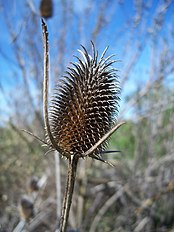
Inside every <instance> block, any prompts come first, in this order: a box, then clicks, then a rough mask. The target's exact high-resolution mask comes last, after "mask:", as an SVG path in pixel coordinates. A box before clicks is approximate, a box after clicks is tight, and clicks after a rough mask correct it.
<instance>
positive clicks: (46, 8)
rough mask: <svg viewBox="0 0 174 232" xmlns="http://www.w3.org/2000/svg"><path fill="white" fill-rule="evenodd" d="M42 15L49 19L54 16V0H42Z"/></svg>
mask: <svg viewBox="0 0 174 232" xmlns="http://www.w3.org/2000/svg"><path fill="white" fill-rule="evenodd" d="M40 14H41V17H43V18H45V19H48V18H51V17H52V16H53V2H52V0H41V2H40Z"/></svg>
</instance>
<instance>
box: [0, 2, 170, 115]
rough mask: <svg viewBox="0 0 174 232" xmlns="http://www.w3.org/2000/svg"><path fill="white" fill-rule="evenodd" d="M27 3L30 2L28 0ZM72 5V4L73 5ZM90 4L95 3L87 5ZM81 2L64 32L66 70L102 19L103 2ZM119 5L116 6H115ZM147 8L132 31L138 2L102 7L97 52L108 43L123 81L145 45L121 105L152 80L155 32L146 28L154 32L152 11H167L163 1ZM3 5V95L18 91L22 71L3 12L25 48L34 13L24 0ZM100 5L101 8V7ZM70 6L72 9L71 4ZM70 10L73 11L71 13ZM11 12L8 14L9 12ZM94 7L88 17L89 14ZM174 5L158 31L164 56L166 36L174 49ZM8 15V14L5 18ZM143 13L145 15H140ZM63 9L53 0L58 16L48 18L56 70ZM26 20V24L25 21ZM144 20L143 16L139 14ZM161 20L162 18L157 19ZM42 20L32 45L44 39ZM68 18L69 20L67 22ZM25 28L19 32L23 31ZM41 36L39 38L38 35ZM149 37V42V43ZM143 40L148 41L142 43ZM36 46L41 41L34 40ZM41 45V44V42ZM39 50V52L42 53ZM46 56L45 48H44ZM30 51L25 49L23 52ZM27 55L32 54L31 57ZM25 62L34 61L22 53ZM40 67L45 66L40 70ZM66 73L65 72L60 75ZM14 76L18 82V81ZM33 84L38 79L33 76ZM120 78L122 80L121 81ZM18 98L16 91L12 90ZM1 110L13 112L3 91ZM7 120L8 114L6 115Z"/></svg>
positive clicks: (0, 17)
mask: <svg viewBox="0 0 174 232" xmlns="http://www.w3.org/2000/svg"><path fill="white" fill-rule="evenodd" d="M26 2H27V1H26ZM28 2H32V4H33V6H34V9H35V10H36V11H37V12H38V8H39V2H40V1H39V0H35V1H34V0H33V1H28ZM69 2H71V1H69ZM89 2H91V5H90V4H89ZM89 2H88V1H82V0H75V1H73V4H74V7H73V9H74V12H73V13H72V14H69V15H68V16H67V18H68V20H69V21H68V28H67V29H66V28H65V29H66V36H65V37H66V38H65V41H66V46H65V48H64V52H65V56H64V58H63V63H64V64H65V66H66V65H67V64H68V63H69V61H71V59H72V55H73V54H76V55H77V54H78V53H77V49H78V48H79V46H80V44H81V43H82V44H83V45H85V46H87V47H88V48H89V47H90V42H89V41H90V39H91V37H92V35H93V34H92V32H94V28H95V27H96V23H97V20H98V13H99V11H100V10H101V9H102V4H103V5H104V2H105V1H102V0H95V1H89ZM114 2H115V3H114ZM148 3H149V8H148V10H145V11H143V20H144V21H143V23H144V28H145V29H143V23H142V24H139V25H138V26H137V27H133V25H134V24H133V22H134V20H135V19H136V17H137V16H138V15H137V11H136V7H135V5H134V1H118V3H117V1H112V0H111V1H107V4H105V5H104V7H105V8H104V19H105V20H108V21H109V23H106V24H105V25H104V26H103V28H102V29H101V30H100V32H99V33H98V35H97V37H96V41H95V44H96V46H97V49H98V50H99V53H100V54H101V52H102V50H103V49H104V48H105V47H106V46H107V45H109V50H108V55H110V54H112V53H116V54H117V56H116V58H117V59H119V60H121V62H118V63H117V64H116V68H118V69H119V70H120V71H119V75H120V79H121V78H123V76H124V73H125V70H126V68H127V67H128V65H129V63H130V62H131V60H132V59H133V57H134V55H135V54H136V52H137V50H136V46H137V44H138V43H140V44H141V45H143V46H144V47H142V48H141V53H140V55H139V56H138V59H137V62H136V64H135V65H134V67H133V69H132V70H131V72H130V73H129V80H128V81H127V82H126V84H125V86H124V89H123V93H122V94H123V101H122V102H123V103H122V104H124V98H125V97H126V96H127V95H128V96H129V95H130V94H132V93H133V92H134V91H135V90H136V89H137V87H139V86H141V85H143V84H144V83H145V82H146V79H147V78H148V76H149V73H148V72H149V66H150V63H151V53H152V51H151V50H152V49H151V48H152V44H153V41H152V39H151V36H152V35H151V34H150V33H149V34H148V39H147V38H146V37H145V33H147V29H148V30H149V31H150V30H151V29H152V25H153V24H152V22H153V20H154V13H155V12H156V11H157V10H158V11H160V10H161V11H162V10H163V8H162V7H163V5H164V1H156V0H154V1H144V4H146V5H147V6H148ZM1 5H2V6H1V7H0V13H1V14H0V30H1V37H0V51H1V54H0V70H1V74H0V84H1V86H3V89H4V91H5V93H6V94H7V95H8V93H9V92H11V91H14V89H15V88H16V87H19V86H20V83H21V81H22V73H21V71H20V70H19V68H18V66H17V65H16V63H17V62H16V60H15V59H16V58H15V56H14V50H13V45H14V43H13V41H12V40H11V38H10V35H9V30H8V26H7V24H6V22H7V19H6V17H5V14H7V16H8V19H9V20H10V24H11V25H12V26H13V31H14V33H17V35H18V38H19V40H20V41H21V46H24V45H25V42H24V37H25V36H26V35H25V33H26V31H27V30H26V29H27V27H28V26H29V27H31V25H30V22H29V21H30V13H29V11H27V10H26V8H25V3H24V1H23V0H6V1H5V2H3V4H1ZM100 6H101V7H100ZM68 7H69V8H70V6H69V5H68ZM69 8H68V9H67V11H70V10H71V9H69ZM9 9H10V10H9ZM89 9H90V13H88V11H89ZM172 12H174V2H172V3H171V4H170V6H169V8H168V9H167V13H166V14H165V18H164V26H163V28H162V30H160V31H159V36H158V41H156V47H157V54H156V55H159V54H160V48H161V44H162V42H161V41H162V39H163V37H164V38H165V37H166V38H167V39H168V43H169V46H171V48H172V49H173V45H172V42H171V40H170V39H169V37H168V36H167V33H168V31H169V29H170V28H171V27H172V25H173V22H174V14H172ZM4 13H5V14H4ZM140 13H141V12H140ZM64 15H65V13H64V11H63V8H62V7H61V6H60V1H54V16H53V18H52V19H50V20H48V27H49V38H50V54H51V61H52V63H51V65H52V66H53V67H55V66H56V59H57V58H56V59H55V57H57V54H58V52H59V49H60V48H59V47H57V46H58V44H57V39H58V38H60V35H61V31H62V28H64ZM24 16H25V17H26V18H27V17H28V20H27V21H24V20H23V19H24ZM140 16H141V14H140ZM157 19H158V18H157ZM37 20H38V35H37V37H34V38H33V41H35V40H37V39H38V38H39V35H40V39H41V29H40V19H39V17H38V18H37ZM65 20H67V19H66V18H65ZM20 28H21V29H20ZM39 33H40V34H39ZM145 38H146V39H145ZM144 40H145V41H144ZM36 43H37V41H36ZM40 43H41V41H40ZM41 48H42V46H40V48H39V49H41ZM40 51H41V52H42V49H41V50H40ZM25 52H27V51H25V49H24V53H25ZM27 54H28V53H27ZM24 59H25V61H26V62H30V60H29V58H28V57H26V55H24ZM41 69H42V67H41ZM62 74H63V73H62ZM14 75H15V78H14ZM31 79H32V81H33V80H34V77H32V78H31ZM121 80H122V79H121ZM33 86H34V85H33V83H30V87H31V88H30V90H31V92H32V95H35V91H37V89H35V88H34V87H33ZM14 94H15V92H14ZM0 102H1V107H0V110H1V112H2V108H3V109H4V108H5V111H7V113H6V116H8V114H9V112H10V108H9V106H8V105H7V103H6V101H5V100H4V95H3V94H2V93H1V92H0ZM3 118H4V116H3Z"/></svg>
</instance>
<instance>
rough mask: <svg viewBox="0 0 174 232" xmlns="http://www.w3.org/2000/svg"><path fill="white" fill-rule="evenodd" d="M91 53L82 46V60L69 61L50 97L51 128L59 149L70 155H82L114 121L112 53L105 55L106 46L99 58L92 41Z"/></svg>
mask: <svg viewBox="0 0 174 232" xmlns="http://www.w3.org/2000/svg"><path fill="white" fill-rule="evenodd" d="M92 50H93V54H92V56H90V55H89V54H88V52H87V50H86V49H85V47H83V46H82V50H79V52H80V53H81V56H82V59H81V58H79V57H76V59H77V62H75V63H71V67H68V68H67V71H66V74H65V75H64V76H63V77H61V78H60V79H59V81H58V83H57V86H56V88H55V92H54V94H53V96H52V100H51V105H50V111H49V121H50V129H51V133H52V135H53V138H54V140H55V143H56V145H57V147H58V148H59V151H60V152H61V154H62V155H63V156H66V157H67V158H69V157H70V156H71V155H75V156H78V157H83V156H84V154H85V152H86V151H87V150H88V149H90V148H91V147H92V146H94V145H95V144H96V143H97V142H98V141H99V140H100V139H101V138H102V137H103V136H104V135H105V134H106V133H107V132H108V131H109V130H110V129H111V127H112V125H113V123H115V121H116V118H117V112H118V102H119V94H120V88H119V83H118V76H117V72H116V71H117V70H116V69H114V68H113V67H112V64H113V63H115V62H116V61H115V60H112V57H113V56H114V55H111V56H109V57H107V58H105V53H106V51H107V48H106V49H105V50H104V52H103V54H102V55H101V57H100V58H99V59H98V51H96V49H95V47H94V44H93V43H92ZM105 147H106V142H105V143H104V144H102V145H100V146H99V147H98V148H97V149H96V150H95V152H94V153H93V154H92V155H91V157H93V158H95V157H97V155H98V154H100V153H101V152H102V151H103V150H104V149H105Z"/></svg>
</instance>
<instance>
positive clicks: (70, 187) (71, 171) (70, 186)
mask: <svg viewBox="0 0 174 232" xmlns="http://www.w3.org/2000/svg"><path fill="white" fill-rule="evenodd" d="M78 160H79V157H78V156H73V158H72V159H69V167H68V176H67V183H66V189H65V195H64V201H63V206H62V215H61V222H60V230H59V231H60V232H65V231H66V227H67V223H68V218H69V212H70V207H71V203H72V196H73V191H74V184H75V178H76V170H77V163H78Z"/></svg>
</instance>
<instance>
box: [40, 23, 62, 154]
mask: <svg viewBox="0 0 174 232" xmlns="http://www.w3.org/2000/svg"><path fill="white" fill-rule="evenodd" d="M42 30H43V45H44V81H43V114H44V124H45V130H46V133H47V135H48V137H49V139H50V141H51V144H52V145H53V147H54V148H55V149H56V150H57V151H59V152H60V149H59V148H58V146H57V144H56V142H55V140H54V137H53V135H52V133H51V128H50V124H49V118H48V83H49V45H48V30H47V25H46V24H45V22H44V20H43V19H42Z"/></svg>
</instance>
